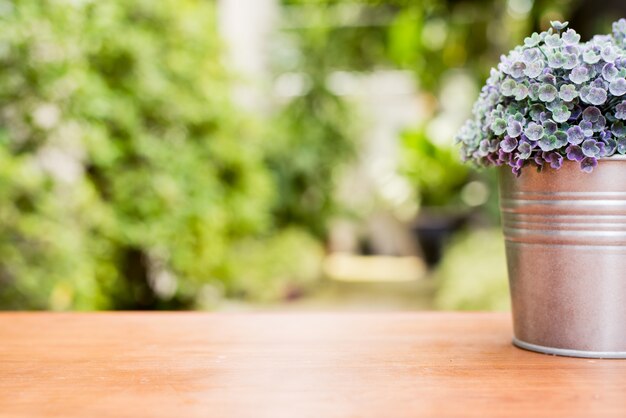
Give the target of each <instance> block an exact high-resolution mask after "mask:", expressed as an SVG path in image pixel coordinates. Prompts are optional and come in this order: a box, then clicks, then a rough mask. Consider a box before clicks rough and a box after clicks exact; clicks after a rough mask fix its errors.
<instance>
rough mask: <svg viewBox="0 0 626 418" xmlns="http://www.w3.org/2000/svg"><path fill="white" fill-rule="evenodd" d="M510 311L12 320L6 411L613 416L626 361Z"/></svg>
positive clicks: (3, 372)
mask: <svg viewBox="0 0 626 418" xmlns="http://www.w3.org/2000/svg"><path fill="white" fill-rule="evenodd" d="M510 339H511V323H510V318H509V315H508V314H466V313H404V314H203V313H100V314H49V313H3V314H0V416H1V417H30V416H39V417H64V418H68V417H115V418H119V417H226V418H227V417H255V418H256V417H272V418H273V417H289V418H291V417H298V418H299V417H316V418H319V417H377V418H378V417H409V416H432V417H447V416H450V417H487V416H494V417H495V416H497V417H502V416H507V417H535V416H546V417H557V416H563V417H576V416H580V417H593V416H598V417H607V416H625V415H626V361H619V360H587V359H572V358H560V357H552V356H546V355H541V354H535V353H530V352H526V351H522V350H520V349H517V348H514V347H512V346H511V344H510Z"/></svg>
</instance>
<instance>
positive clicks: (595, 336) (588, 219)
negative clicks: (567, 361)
mask: <svg viewBox="0 0 626 418" xmlns="http://www.w3.org/2000/svg"><path fill="white" fill-rule="evenodd" d="M499 174H500V208H501V210H502V224H503V230H504V237H505V242H506V256H507V263H508V271H509V283H510V289H511V299H512V308H513V323H514V334H515V337H514V339H513V343H514V344H515V345H517V346H518V347H521V348H524V349H528V350H532V351H538V352H542V353H548V354H557V355H564V356H574V357H597V358H626V158H624V157H611V158H607V159H604V160H602V161H599V164H598V166H597V167H596V168H595V170H594V171H593V172H592V173H590V174H586V173H583V172H581V171H580V169H579V166H578V163H573V162H569V161H568V162H565V163H564V164H563V167H562V168H561V169H560V170H554V169H552V168H546V169H544V170H543V171H542V172H537V171H536V170H535V169H533V168H531V167H527V168H525V169H523V170H522V174H521V176H520V177H518V178H516V177H515V176H514V175H513V174H511V172H510V170H509V169H508V168H507V167H502V168H500V173H499Z"/></svg>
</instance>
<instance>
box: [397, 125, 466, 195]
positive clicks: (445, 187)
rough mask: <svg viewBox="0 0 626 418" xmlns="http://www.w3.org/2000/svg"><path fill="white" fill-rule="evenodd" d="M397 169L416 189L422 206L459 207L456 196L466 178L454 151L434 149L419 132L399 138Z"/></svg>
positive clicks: (464, 168) (454, 148)
mask: <svg viewBox="0 0 626 418" xmlns="http://www.w3.org/2000/svg"><path fill="white" fill-rule="evenodd" d="M401 139H402V145H403V149H402V151H403V152H402V156H401V162H400V169H401V171H402V173H403V174H405V175H406V177H407V178H408V179H409V180H410V181H411V184H413V185H414V186H415V188H416V195H418V196H420V198H421V203H422V205H424V206H450V205H460V204H461V203H462V202H461V198H460V192H461V189H462V188H463V186H465V184H466V183H467V181H468V179H469V175H470V170H469V168H468V167H467V166H466V165H464V164H462V163H461V161H460V159H459V157H458V150H457V149H456V147H452V146H446V145H438V144H436V143H434V142H433V141H431V140H430V138H428V136H427V135H426V133H425V131H424V130H423V129H420V130H414V131H407V132H405V133H404V134H403V135H402V138H401Z"/></svg>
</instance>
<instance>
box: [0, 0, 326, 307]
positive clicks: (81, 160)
mask: <svg viewBox="0 0 626 418" xmlns="http://www.w3.org/2000/svg"><path fill="white" fill-rule="evenodd" d="M0 6H2V7H0V63H1V66H2V71H0V260H2V262H1V264H0V305H1V306H3V307H5V308H6V307H8V308H53V309H67V308H78V309H94V308H100V309H103V308H107V309H108V308H114V309H137V308H140V309H148V308H151V309H152V308H185V307H193V306H195V305H196V302H197V300H196V296H197V295H198V294H202V292H200V290H201V289H202V288H203V286H206V285H211V284H212V283H213V284H214V285H215V286H217V287H218V288H220V289H223V291H224V292H225V293H226V294H229V293H241V292H245V291H246V289H245V287H246V286H247V284H244V283H241V282H240V281H238V280H243V279H242V278H241V273H240V272H237V273H236V275H237V280H234V279H232V277H233V276H232V275H234V274H235V273H234V272H233V271H232V269H233V266H234V265H236V264H238V263H239V261H237V257H236V255H235V254H239V252H241V251H245V247H244V248H243V249H242V248H239V245H240V243H241V245H244V244H245V243H249V242H250V240H254V239H258V240H261V241H263V240H265V238H263V237H264V236H268V234H270V233H271V232H272V228H273V221H272V219H271V216H270V208H271V207H272V204H273V203H272V202H273V198H274V197H275V196H276V190H274V189H275V188H274V186H273V183H272V177H271V175H270V173H269V170H268V168H267V166H266V165H265V161H264V158H265V150H264V148H263V147H262V144H261V142H260V138H259V136H258V134H256V133H255V130H253V129H252V126H251V124H250V121H249V120H248V118H247V116H246V115H242V114H241V112H239V111H238V109H237V108H235V107H234V106H233V105H232V104H231V103H230V99H229V97H230V94H229V88H228V86H229V82H230V74H229V73H228V72H227V71H226V69H225V68H223V67H222V65H221V64H220V62H221V61H220V53H221V46H220V42H219V39H218V36H217V34H216V32H215V11H214V4H213V3H212V2H207V1H200V0H197V1H195V0H184V1H180V0H160V1H157V2H154V1H146V0H132V1H126V0H117V1H107V2H89V1H86V2H69V1H68V2H66V1H52V0H45V1H40V0H20V1H17V2H2V3H1V4H0ZM301 235H302V234H300V235H298V234H296V235H294V234H293V233H290V235H289V236H288V237H287V238H285V239H286V240H287V242H290V243H291V245H293V246H298V245H300V244H301V243H302V242H304V243H306V248H311V244H310V239H309V238H306V237H304V238H301ZM268 239H269V238H268ZM276 239H278V240H279V241H280V240H282V239H281V238H271V242H274V240H276ZM246 245H247V244H246ZM254 245H256V247H255V251H258V252H259V255H258V257H257V258H259V259H263V256H262V254H264V251H265V249H266V248H268V247H266V246H265V245H258V244H254ZM283 245H284V244H283ZM274 246H275V245H274V244H270V245H269V249H268V250H267V251H268V252H269V254H270V257H271V254H272V253H273V252H276V250H275V249H274V248H273V247H274ZM313 247H314V248H317V247H318V245H314V246H313ZM317 251H319V250H317ZM244 255H245V254H244ZM260 263H261V264H263V263H266V262H265V261H263V262H260ZM280 265H281V264H277V265H276V266H273V267H272V268H271V269H270V271H269V272H268V271H267V269H265V270H263V268H264V267H262V266H260V267H259V269H258V270H257V271H256V272H255V277H259V276H263V274H264V273H268V274H271V275H272V276H275V275H278V276H281V275H283V273H284V272H281V271H280ZM277 266H278V267H277ZM248 267H249V269H254V265H249V266H248ZM288 268H291V269H292V270H293V268H292V267H288ZM231 274H232V275H231ZM261 279H264V278H263V277H261V278H260V279H259V280H260V281H261V282H262V280H261ZM282 280H284V278H282ZM256 286H261V284H260V283H259V284H257V285H256ZM242 287H244V288H243V289H242ZM276 292H277V294H275V295H274V297H279V296H280V290H276ZM250 293H252V297H253V296H254V292H247V294H250ZM266 293H267V292H266ZM264 297H267V296H266V295H264Z"/></svg>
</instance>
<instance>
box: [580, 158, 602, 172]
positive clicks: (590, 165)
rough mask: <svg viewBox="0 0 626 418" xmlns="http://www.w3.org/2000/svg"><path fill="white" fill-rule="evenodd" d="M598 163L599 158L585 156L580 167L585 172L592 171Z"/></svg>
mask: <svg viewBox="0 0 626 418" xmlns="http://www.w3.org/2000/svg"><path fill="white" fill-rule="evenodd" d="M597 165H598V160H596V159H595V158H593V157H587V158H583V160H582V161H581V162H580V169H581V170H582V171H584V172H585V173H591V172H592V171H593V169H594V168H596V166H597Z"/></svg>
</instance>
